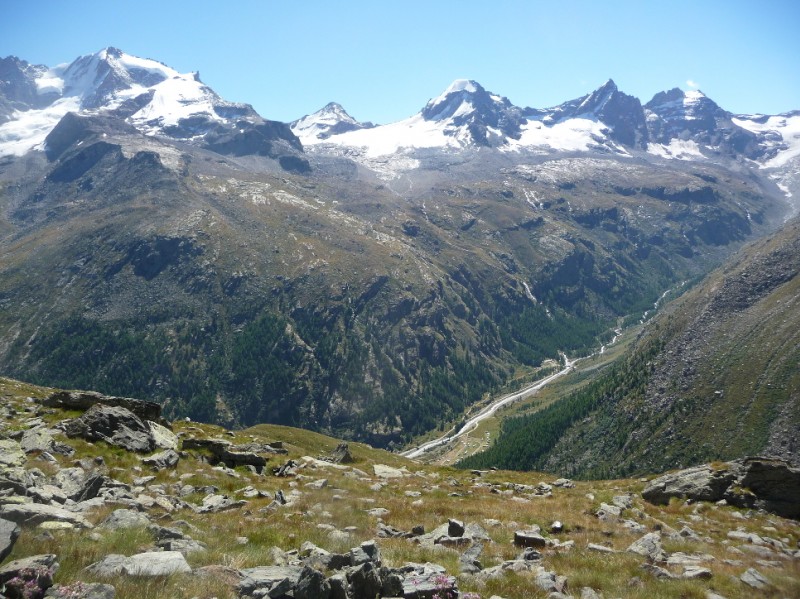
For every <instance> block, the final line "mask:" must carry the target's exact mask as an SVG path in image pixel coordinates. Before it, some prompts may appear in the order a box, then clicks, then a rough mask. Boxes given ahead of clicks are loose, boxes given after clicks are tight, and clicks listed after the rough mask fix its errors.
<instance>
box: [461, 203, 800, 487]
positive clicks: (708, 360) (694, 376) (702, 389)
mask: <svg viewBox="0 0 800 599" xmlns="http://www.w3.org/2000/svg"><path fill="white" fill-rule="evenodd" d="M798 272H800V222H798V221H797V220H796V219H795V220H794V221H792V222H790V223H789V224H787V225H786V226H785V227H784V228H783V229H782V230H781V231H780V232H778V233H777V234H775V235H774V236H772V237H771V238H770V239H768V240H764V241H761V242H759V243H756V244H754V245H752V246H748V247H747V248H746V249H745V250H743V251H742V252H741V253H740V254H738V255H737V256H736V258H735V260H734V261H733V262H731V264H730V265H728V266H727V267H725V268H723V269H720V270H718V271H715V272H714V273H713V274H712V275H711V276H709V277H708V278H707V279H706V280H705V281H704V282H703V283H702V284H701V285H699V286H698V287H697V288H695V289H693V290H692V291H690V292H689V293H687V294H686V295H685V296H684V297H682V298H680V299H679V300H677V301H675V302H673V303H672V304H671V305H669V306H668V307H667V308H666V309H665V310H664V312H663V313H661V314H659V315H658V316H657V317H656V318H655V319H654V320H653V321H652V322H651V323H649V324H648V326H647V328H646V329H645V330H644V332H643V334H642V336H641V338H640V339H639V341H638V342H637V344H636V347H635V349H634V350H633V351H632V352H631V353H630V354H629V355H628V356H626V357H625V358H624V359H623V360H622V361H621V362H620V363H617V364H615V365H614V366H612V367H610V368H609V369H608V371H607V372H605V373H603V374H601V375H600V376H598V377H597V378H596V379H595V380H594V381H593V382H591V383H589V384H588V385H587V386H586V387H584V388H583V389H582V390H581V391H579V392H577V393H574V394H573V395H571V396H569V397H567V398H565V399H564V400H562V401H560V402H558V403H556V404H554V405H552V406H551V407H549V408H547V409H545V410H543V411H541V412H539V413H536V414H533V415H531V416H527V417H524V418H520V419H513V420H509V421H507V422H506V423H504V429H503V430H504V434H502V435H501V436H500V438H499V439H498V441H497V442H496V443H495V445H494V446H493V447H492V448H490V449H489V450H488V451H486V452H485V453H483V454H479V455H478V456H474V457H473V458H469V459H467V460H465V461H464V462H463V465H464V466H468V467H476V466H486V465H498V466H505V467H511V466H512V465H514V466H519V465H521V464H522V465H523V466H522V467H523V468H532V469H544V470H549V471H558V472H568V473H571V474H573V475H580V476H584V477H596V476H603V475H608V474H610V475H616V474H637V473H643V472H647V471H652V470H653V469H656V470H658V469H667V468H674V467H679V466H685V465H689V464H696V463H699V462H701V461H707V460H714V459H732V458H735V457H741V456H743V455H748V454H756V453H759V454H768V455H775V456H780V457H783V458H787V459H790V460H793V461H794V462H798V461H800V433H798V431H800V368H798V365H799V364H800V277H798V276H797V275H798Z"/></svg>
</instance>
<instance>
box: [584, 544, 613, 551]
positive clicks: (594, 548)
mask: <svg viewBox="0 0 800 599" xmlns="http://www.w3.org/2000/svg"><path fill="white" fill-rule="evenodd" d="M586 548H587V549H588V550H589V551H599V552H600V553H616V551H615V550H614V549H612V548H611V547H606V546H605V545H598V544H597V543H589V544H588V545H587V546H586Z"/></svg>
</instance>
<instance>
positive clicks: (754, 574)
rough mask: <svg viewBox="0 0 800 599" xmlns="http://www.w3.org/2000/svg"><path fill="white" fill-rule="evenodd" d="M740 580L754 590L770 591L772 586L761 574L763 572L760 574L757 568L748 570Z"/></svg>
mask: <svg viewBox="0 0 800 599" xmlns="http://www.w3.org/2000/svg"><path fill="white" fill-rule="evenodd" d="M739 580H741V581H742V582H743V583H745V584H746V585H747V586H749V587H751V588H753V589H759V590H763V589H768V588H769V587H771V586H772V585H771V584H770V582H769V580H767V579H766V578H764V575H763V574H761V572H759V571H758V570H756V569H755V568H748V569H747V570H746V571H745V572H744V573H743V574H742V575H741V576H740V577H739Z"/></svg>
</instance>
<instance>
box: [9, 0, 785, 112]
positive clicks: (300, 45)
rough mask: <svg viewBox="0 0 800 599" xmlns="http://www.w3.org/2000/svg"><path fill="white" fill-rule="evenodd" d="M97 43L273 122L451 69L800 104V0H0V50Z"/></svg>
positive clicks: (556, 85) (364, 107) (532, 99)
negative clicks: (173, 72)
mask: <svg viewBox="0 0 800 599" xmlns="http://www.w3.org/2000/svg"><path fill="white" fill-rule="evenodd" d="M106 46H116V47H118V48H120V49H122V50H123V51H125V52H128V53H129V54H134V55H137V56H141V57H146V58H154V59H157V60H160V61H161V62H163V63H166V64H167V65H169V66H171V67H173V68H175V69H177V70H178V71H181V72H189V71H200V76H201V78H202V80H203V81H204V82H205V83H206V84H208V85H210V86H211V87H212V88H214V89H215V90H216V91H217V92H218V93H219V94H220V95H222V96H223V97H224V98H226V99H228V100H233V101H238V102H248V103H250V104H252V105H253V106H254V107H255V108H256V110H257V111H258V112H259V113H260V114H261V115H262V116H264V117H265V118H270V119H276V120H282V121H290V120H294V119H296V118H299V117H301V116H303V115H305V114H308V113H310V112H314V111H315V110H317V109H318V108H320V107H322V106H323V105H324V104H326V103H328V102H329V101H336V102H339V103H340V104H342V105H343V106H344V107H345V109H346V110H347V111H348V112H350V114H352V115H353V116H354V117H355V118H357V119H359V120H372V121H374V122H377V123H387V122H392V121H397V120H400V119H402V118H405V117H407V116H410V115H412V114H414V113H415V112H417V111H418V110H419V109H420V108H422V106H423V105H424V104H425V103H426V102H427V101H428V99H430V98H431V97H435V96H437V95H438V94H439V93H440V92H441V91H442V90H443V89H444V88H446V87H447V85H448V84H449V83H450V82H451V81H452V80H453V79H458V78H468V79H475V80H477V81H478V82H480V83H481V84H482V85H483V86H484V87H486V88H487V89H488V90H490V91H492V92H495V93H498V94H501V95H504V96H507V97H508V98H509V99H510V100H511V101H512V102H513V103H514V104H517V105H519V106H534V107H538V108H543V107H549V106H553V105H555V104H559V103H561V102H563V101H565V100H569V99H572V98H576V97H579V96H581V95H583V94H585V93H588V92H589V91H591V90H593V89H595V88H596V87H598V86H600V85H601V84H602V83H603V82H605V80H606V79H608V78H613V79H614V80H615V81H616V83H617V85H618V86H619V88H620V89H621V90H622V91H624V92H626V93H629V94H632V95H635V96H637V97H638V98H640V99H641V100H642V102H647V101H648V100H649V99H650V98H651V97H652V96H653V95H654V94H655V93H656V92H658V91H661V90H665V89H670V88H672V87H681V88H683V89H691V87H692V86H695V85H696V86H699V89H701V90H702V91H703V92H705V93H706V94H707V95H708V96H709V97H711V98H712V99H713V100H715V101H716V102H717V103H718V104H720V105H721V106H722V107H723V108H725V109H727V110H730V111H732V112H742V113H749V112H763V113H769V114H775V113H779V112H786V111H789V110H796V109H800V0H766V1H765V0H761V1H758V2H756V1H744V0H691V1H686V0H663V1H661V0H659V1H656V0H651V1H646V0H641V1H638V2H637V1H622V0H617V1H615V0H595V1H580V2H578V1H570V0H560V1H558V2H556V1H553V0H550V1H548V2H538V1H532V0H531V1H522V0H519V1H514V0H479V1H475V0H453V1H450V0H440V1H436V0H427V1H417V0H402V1H394V0H371V1H361V0H341V1H334V0H306V1H302V0H281V1H279V2H278V1H273V0H262V1H236V0H228V1H227V2H226V1H224V0H214V1H206V0H191V1H189V0H187V1H181V2H178V1H171V0H159V1H157V2H155V1H152V0H136V1H133V2H131V1H126V0H125V1H123V0H104V1H101V2H100V1H93V0H87V1H77V0H73V1H68V0H49V1H48V0H23V1H18V0H2V1H0V57H4V56H8V55H15V56H18V57H20V58H23V59H25V60H27V61H28V62H31V63H35V64H46V65H49V66H54V65H56V64H59V63H63V62H70V61H72V60H73V59H75V58H76V57H78V56H80V55H83V54H89V53H92V52H96V51H98V50H100V49H102V48H104V47H106Z"/></svg>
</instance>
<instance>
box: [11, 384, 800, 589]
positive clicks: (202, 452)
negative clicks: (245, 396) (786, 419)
mask: <svg viewBox="0 0 800 599" xmlns="http://www.w3.org/2000/svg"><path fill="white" fill-rule="evenodd" d="M0 393H2V394H3V400H4V401H3V404H2V411H3V420H2V427H1V430H0V435H1V436H2V439H0V560H1V561H2V564H0V585H2V587H0V588H2V593H3V594H4V595H5V596H7V597H9V598H11V599H16V598H25V599H40V598H42V597H51V598H62V599H63V598H67V597H69V598H73V599H97V598H100V597H102V598H103V599H113V598H114V597H122V596H124V597H130V598H133V599H136V598H138V597H148V598H149V599H157V598H160V597H187V598H188V597H212V596H215V597H219V598H226V599H233V598H234V597H242V598H246V597H274V598H275V599H288V598H289V597H294V598H295V599H298V598H302V597H307V598H309V599H311V598H312V597H313V598H316V599H333V598H335V597H344V598H350V599H373V598H374V597H404V598H406V599H420V598H428V599H433V598H434V597H440V598H441V597H448V598H450V599H457V598H459V597H460V598H462V599H467V598H469V599H479V598H480V597H490V596H492V597H498V598H505V599H514V598H516V597H531V596H532V597H550V598H552V599H557V598H566V597H576V596H578V595H579V596H580V597H582V598H595V599H596V598H598V597H604V596H618V597H625V598H631V599H633V598H644V597H648V596H653V595H656V596H658V595H659V594H661V595H664V596H670V595H675V594H676V593H678V592H680V593H691V594H694V595H697V596H704V595H705V596H707V597H710V598H711V597H727V598H728V599H736V598H738V597H754V596H755V597H760V596H764V597H769V596H774V595H775V594H778V595H786V596H791V595H792V594H793V593H795V592H796V590H797V588H798V577H797V575H796V572H797V561H798V555H799V554H798V541H799V539H800V529H799V528H798V523H797V521H796V520H790V519H787V518H785V517H782V516H779V515H774V514H771V513H769V512H765V511H762V510H756V509H752V508H749V507H744V508H742V507H734V505H736V506H738V505H739V504H740V502H739V501H738V499H736V497H738V496H737V495H734V496H732V497H731V498H732V499H733V501H732V502H731V501H717V496H716V495H715V493H718V492H721V490H722V486H724V485H720V484H719V481H724V482H725V483H726V484H729V483H730V480H731V479H732V477H731V476H730V475H729V474H730V472H734V471H735V472H736V473H741V472H746V473H747V474H745V476H746V477H750V478H749V484H750V486H751V489H750V490H748V491H747V492H746V493H745V495H743V498H744V499H745V504H747V493H751V494H752V493H761V495H757V496H755V497H756V500H757V501H762V500H770V499H772V498H775V497H783V496H791V494H792V493H795V492H796V486H797V485H798V484H800V473H798V471H797V470H793V469H791V468H787V467H786V465H785V464H780V463H778V462H774V461H772V462H770V461H765V460H761V459H757V458H756V459H752V460H749V461H746V462H744V463H743V464H714V465H711V466H708V467H704V468H697V469H694V470H691V471H686V472H677V473H672V474H668V475H666V476H664V477H660V478H655V479H653V480H650V481H649V482H648V484H647V485H646V486H645V485H643V484H642V482H640V481H626V480H620V481H595V482H594V483H591V484H589V483H580V482H573V481H571V480H569V479H566V478H555V477H553V476H544V477H543V476H541V475H537V474H520V473H513V472H502V471H494V472H489V471H474V472H465V471H458V470H452V469H447V468H432V467H430V466H422V465H420V464H416V463H414V462H412V461H410V460H404V459H402V458H399V457H398V456H396V455H392V454H388V453H385V452H382V451H380V450H375V449H372V448H370V447H368V446H365V445H361V444H351V445H350V446H349V447H348V446H347V445H343V444H341V443H339V442H337V441H336V440H335V439H331V438H327V437H322V436H320V435H315V434H313V433H309V432H307V431H301V430H297V429H291V428H287V427H270V426H259V427H255V428H253V429H249V430H245V431H238V432H230V431H225V430H224V429H220V428H219V427H212V426H207V425H200V424H195V423H193V422H188V421H181V422H174V423H172V424H168V425H167V426H166V427H165V426H162V425H160V424H157V423H156V422H155V421H153V420H149V419H148V418H149V417H155V418H156V419H158V418H159V414H158V412H157V406H156V405H155V404H152V403H150V402H145V401H141V400H136V399H129V398H127V399H126V398H115V397H109V396H103V395H100V394H97V393H90V392H66V391H58V390H52V389H44V388H37V387H33V386H30V385H26V384H23V383H20V382H17V381H12V380H9V379H0ZM137 414H141V415H142V417H140V416H137ZM110 417H111V418H113V419H114V421H115V422H114V423H112V422H111V420H110V419H109V418H110ZM146 440H147V441H149V442H144V441H146ZM315 455H316V456H317V457H312V456H315ZM764 468H766V470H764ZM766 471H768V472H769V473H768V474H766V475H764V474H763V472H766ZM759 473H761V474H759ZM542 479H544V480H542ZM545 480H547V481H549V482H544V481H545ZM767 481H768V483H769V484H768V485H767V486H766V487H765V485H764V484H762V483H763V482H767ZM793 485H794V486H793ZM735 493H739V491H734V494H735ZM782 494H783V495H782ZM787 494H788V495H787ZM751 497H752V495H751ZM669 498H671V499H669ZM667 500H669V501H670V503H669V505H668V506H662V505H661V504H662V503H664V502H665V501H667ZM713 501H717V503H712V502H713ZM758 505H760V506H762V507H766V508H767V509H769V508H770V507H771V504H769V503H768V502H767V503H764V504H758ZM776 505H777V504H776Z"/></svg>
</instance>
